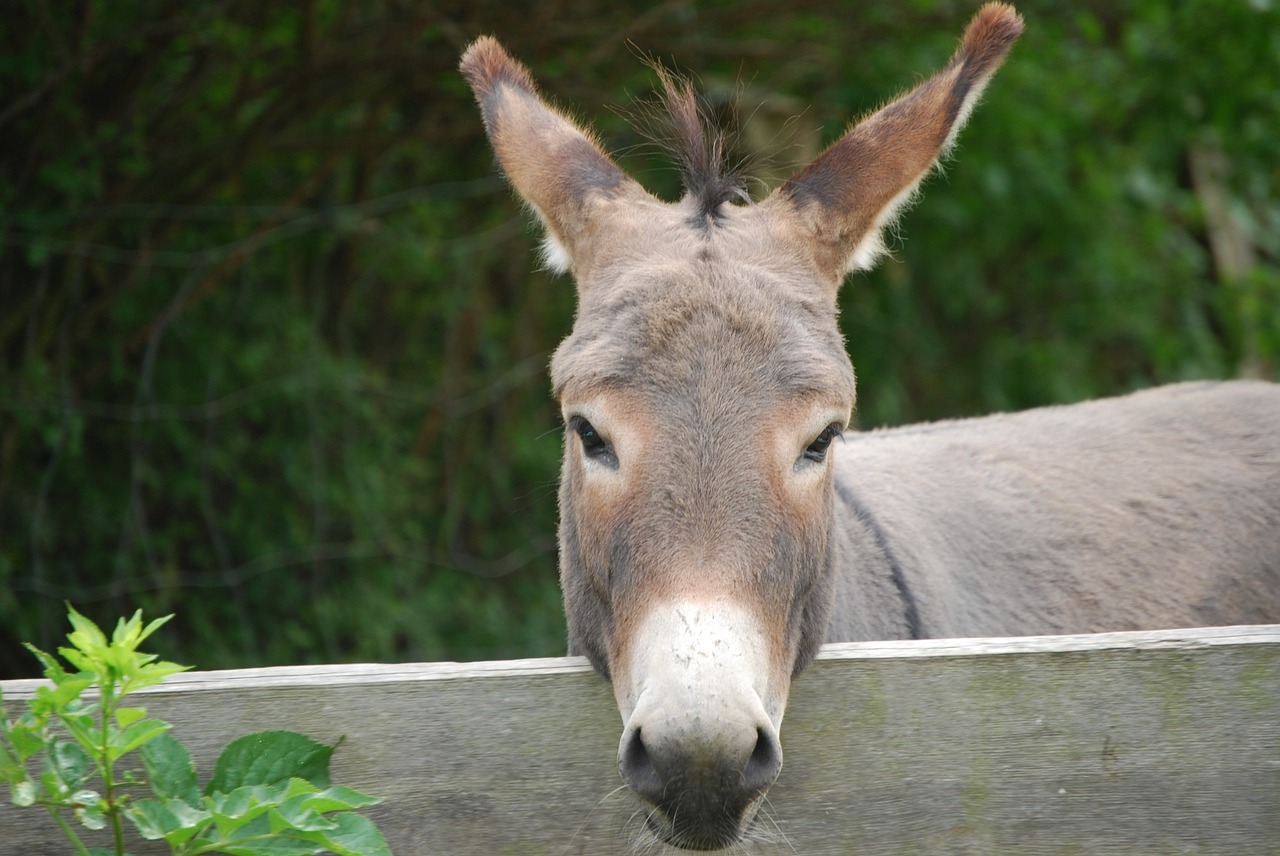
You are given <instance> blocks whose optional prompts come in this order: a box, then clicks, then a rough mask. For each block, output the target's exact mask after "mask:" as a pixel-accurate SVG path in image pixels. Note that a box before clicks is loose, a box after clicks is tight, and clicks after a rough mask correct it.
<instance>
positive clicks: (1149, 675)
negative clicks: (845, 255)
mask: <svg viewBox="0 0 1280 856" xmlns="http://www.w3.org/2000/svg"><path fill="white" fill-rule="evenodd" d="M36 685H37V682H35V681H8V682H4V683H3V688H4V693H5V697H6V700H7V703H8V704H9V707H10V712H11V714H12V712H13V708H14V705H13V702H15V701H17V700H19V699H22V698H24V697H26V696H29V695H30V693H31V692H32V690H33V688H34V687H35V686H36ZM146 704H147V705H148V707H149V708H150V710H151V712H152V713H153V715H156V716H159V717H161V718H163V719H167V720H169V721H171V722H173V723H174V724H175V732H174V733H175V734H176V735H177V736H178V737H179V738H180V739H182V740H183V741H184V742H185V743H186V744H187V745H188V746H190V747H191V748H192V751H193V752H194V753H195V754H196V757H197V764H198V765H199V766H200V769H201V771H202V776H207V775H208V773H209V771H210V769H211V768H212V759H213V758H214V757H215V756H216V754H217V751H218V749H219V748H220V747H221V746H223V745H225V744H226V743H227V742H228V741H229V740H231V739H232V738H234V737H236V736H238V735H240V734H244V733H247V732H250V731H258V730H262V729H266V728H291V729H295V730H299V731H304V732H306V733H308V734H310V735H311V736H313V737H315V738H316V739H319V740H324V741H327V742H332V741H334V740H336V739H337V738H338V737H340V736H343V735H345V736H346V742H345V743H343V744H342V746H341V747H340V748H339V749H338V751H337V753H336V754H335V756H334V762H333V771H334V780H335V781H336V782H338V783H341V784H348V785H352V786H354V787H358V788H360V789H362V790H365V791H367V792H370V793H374V794H378V795H380V796H383V797H385V798H386V802H385V803H384V804H383V805H381V806H378V807H377V808H376V809H371V810H370V811H369V814H370V815H371V816H372V817H373V818H374V819H375V820H376V821H377V823H378V824H379V826H380V827H381V828H382V829H383V831H384V832H385V833H386V835H387V838H388V841H389V843H390V845H391V849H392V851H393V852H394V853H395V854H397V856H416V854H423V856H426V854H431V856H436V854H477V856H481V855H482V856H496V855H497V854H549V855H550V854H591V856H595V855H596V854H612V853H618V854H630V853H639V854H659V853H668V852H670V853H674V852H677V851H668V849H667V848H664V847H660V846H658V845H656V844H654V843H653V842H652V839H648V838H646V835H645V833H644V832H643V826H644V823H643V817H644V813H643V811H642V810H640V806H639V803H638V801H637V800H636V798H635V797H633V796H632V795H631V794H630V793H628V792H627V791H626V790H625V789H620V787H619V786H620V785H621V781H620V779H619V777H618V773H617V770H616V767H615V754H616V751H617V741H618V737H619V735H620V732H621V722H620V720H619V717H618V713H617V710H616V708H615V706H614V701H613V696H612V693H611V691H610V689H609V687H608V685H607V684H606V683H605V682H604V681H602V680H601V679H600V678H598V677H597V676H596V675H595V674H594V673H592V672H591V671H590V669H589V668H588V667H587V666H586V665H585V663H584V662H583V661H582V660H579V659H575V658H561V659H543V660H517V661H510V662H493V663H470V664H455V663H429V664H412V665H371V666H318V667H296V668H275V669H252V670H242V671H226V672H203V673H188V674H185V675H181V676H178V677H176V678H173V679H172V680H170V681H169V682H168V683H166V684H165V685H164V686H163V687H160V688H157V689H156V690H155V691H152V692H151V695H150V698H149V699H148V700H147V702H146ZM782 740H783V748H784V752H785V757H786V763H785V766H784V768H783V771H782V775H781V777H780V778H779V780H778V783H777V785H776V786H775V787H774V789H773V790H772V791H771V792H770V796H769V800H768V804H767V807H766V814H767V817H766V818H765V819H764V821H763V822H762V824H761V829H763V830H764V833H765V840H762V841H760V842H758V843H756V844H753V845H751V846H749V847H747V848H744V849H743V850H742V851H740V852H742V853H761V854H791V856H821V854H832V856H837V854H838V856H848V854H868V855H870V854H875V856H891V854H920V856H933V854H983V856H987V854H993V856H994V854H1011V855H1012V854H1017V856H1041V854H1044V856H1048V854H1055V856H1058V854H1061V856H1068V854H1071V855H1072V856H1076V855H1077V854H1079V855H1080V856H1120V854H1124V856H1137V854H1142V856H1157V854H1158V856H1165V854H1239V856H1260V854H1261V856H1267V854H1271V855H1272V856H1275V854H1280V626H1265V627H1234V628H1211V629H1204V630H1178V631H1162V632H1153V633H1110V634H1100V635H1094V636H1060V637H1038V638H1023V639H962V640H930V641H923V642H886V643H872V644H851V645H832V646H828V647H827V648H826V649H824V652H823V654H822V656H821V657H820V659H819V660H818V662H817V663H815V664H814V665H813V666H812V667H811V668H810V669H809V670H808V672H806V673H805V674H804V675H803V676H802V677H801V678H800V679H799V680H798V681H797V682H796V684H795V687H794V688H793V691H792V696H791V703H790V706H789V708H788V711H787V717H786V722H785V723H784V726H783V729H782ZM68 852H69V850H68V848H67V846H66V844H65V842H64V841H63V840H62V839H61V838H59V836H58V834H57V830H56V828H55V827H54V826H53V825H52V823H51V822H50V821H49V820H48V818H47V817H46V816H45V815H44V813H43V812H41V811H39V810H36V809H22V810H18V809H15V808H14V807H13V806H12V805H9V804H8V801H7V795H5V799H4V800H3V805H0V854H4V856H33V854H40V856H44V854H61V853H68ZM130 852H131V853H133V854H135V856H142V854H147V853H158V852H166V851H162V850H152V849H146V848H145V847H135V848H132V849H131V851H130Z"/></svg>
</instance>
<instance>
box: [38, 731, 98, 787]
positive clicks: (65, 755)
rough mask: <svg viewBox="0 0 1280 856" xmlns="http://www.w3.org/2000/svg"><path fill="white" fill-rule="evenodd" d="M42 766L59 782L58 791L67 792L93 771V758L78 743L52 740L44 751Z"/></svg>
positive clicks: (78, 785) (82, 781) (81, 782)
mask: <svg viewBox="0 0 1280 856" xmlns="http://www.w3.org/2000/svg"><path fill="white" fill-rule="evenodd" d="M44 767H45V772H47V773H50V774H52V775H53V776H54V777H55V779H56V781H57V782H58V783H59V788H58V791H59V792H60V793H67V792H70V791H73V790H75V789H76V788H78V787H80V785H81V784H83V783H84V781H85V780H86V779H88V778H89V776H90V775H91V774H92V773H93V759H92V758H90V757H89V753H88V752H86V751H85V750H84V748H83V747H81V746H80V744H79V743H72V742H71V741H69V740H54V741H53V743H52V744H50V745H49V747H48V749H47V750H46V752H45V756H44Z"/></svg>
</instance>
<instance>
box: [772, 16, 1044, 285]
mask: <svg viewBox="0 0 1280 856" xmlns="http://www.w3.org/2000/svg"><path fill="white" fill-rule="evenodd" d="M1022 26H1023V25H1022V18H1021V16H1019V15H1018V13H1017V12H1016V11H1014V9H1013V8H1012V7H1011V6H1007V5H1005V4H1003V3H988V4H987V5H985V6H983V7H982V8H981V9H979V10H978V13H977V14H976V15H975V16H974V17H973V20H972V21H970V23H969V26H968V27H967V28H966V29H965V33H964V37H963V38H962V39H961V42H960V47H959V48H958V49H957V51H956V53H955V55H954V56H952V58H951V61H950V62H949V63H947V65H946V66H945V67H944V68H943V69H942V70H941V71H939V72H938V73H936V74H935V75H933V76H932V77H931V78H929V79H928V80H926V81H925V82H924V83H922V84H920V85H919V86H918V87H916V88H915V89H914V90H912V91H911V92H909V93H907V94H906V95H903V96H901V97H900V98H898V99H897V100H895V101H893V102H891V103H890V104H888V105H886V106H884V107H882V108H880V109H879V110H878V111H876V112H875V113H872V114H871V115H870V116H867V117H866V118H864V119H863V120H861V121H860V122H857V123H856V124H855V125H854V126H853V127H851V128H850V129H849V130H848V131H847V132H846V133H845V134H844V136H842V137H841V138H840V139H839V140H837V141H836V142H835V143H833V144H832V145H831V147H830V148H828V149H827V150H826V151H825V152H823V153H822V154H821V155H819V156H818V157H817V158H815V159H814V161H813V162H812V163H811V164H809V165H808V166H807V167H805V168H804V169H803V170H801V171H800V172H799V173H797V174H796V175H795V176H793V177H792V178H791V179H790V180H789V181H787V182H786V183H785V184H783V185H782V187H780V188H779V189H778V191H777V192H776V193H775V194H774V197H775V198H777V199H779V200H782V201H784V202H785V203H787V204H788V205H789V206H790V207H791V208H793V209H794V211H795V212H796V213H797V214H798V215H799V217H800V220H801V222H802V231H805V232H807V233H808V235H809V239H810V240H812V241H813V244H814V247H813V249H814V256H815V258H816V259H817V260H818V265H819V268H820V269H822V270H823V272H824V273H826V274H828V275H829V276H831V277H832V278H833V279H834V280H835V281H836V282H837V283H838V282H839V280H840V278H841V277H843V275H844V274H845V273H847V272H849V271H851V270H858V269H865V268H869V267H871V265H872V264H873V263H874V261H875V259H876V257H877V256H878V255H879V254H880V253H881V252H883V251H884V245H883V243H882V238H881V233H882V230H883V229H884V228H885V227H886V226H887V225H888V224H889V223H890V222H891V221H892V219H893V218H894V216H895V215H896V214H897V213H898V212H899V211H900V210H901V209H902V207H903V206H904V205H905V204H906V203H907V202H908V201H909V200H910V199H911V197H912V196H913V194H914V193H915V191H916V188H917V187H918V186H919V184H920V182H921V181H922V180H923V179H924V177H925V176H926V175H927V174H928V172H929V170H930V169H931V168H932V167H933V165H934V164H935V163H937V161H938V159H939V157H941V156H942V155H943V154H945V152H946V150H947V149H948V148H949V147H950V146H951V144H952V143H953V142H954V140H955V137H956V134H957V133H958V132H959V131H960V128H961V127H963V125H964V123H965V121H966V120H967V119H968V117H969V113H970V111H972V109H973V106H974V104H975V103H976V102H977V100H978V97H979V96H980V95H981V94H982V90H983V89H984V88H985V87H986V85H987V82H988V81H989V80H990V79H991V76H992V75H993V74H994V73H995V71H996V69H997V68H999V67H1000V64H1001V62H1003V60H1004V57H1005V55H1006V54H1007V53H1008V52H1009V48H1010V47H1011V46H1012V45H1013V42H1014V41H1015V40H1016V39H1017V38H1018V36H1019V35H1020V34H1021V33H1022ZM775 204H776V203H775Z"/></svg>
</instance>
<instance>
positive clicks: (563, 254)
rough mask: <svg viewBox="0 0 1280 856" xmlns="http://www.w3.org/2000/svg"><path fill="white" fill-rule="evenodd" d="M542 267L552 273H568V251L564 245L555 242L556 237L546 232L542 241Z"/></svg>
mask: <svg viewBox="0 0 1280 856" xmlns="http://www.w3.org/2000/svg"><path fill="white" fill-rule="evenodd" d="M542 267H543V268H544V269H546V270H549V271H551V272H552V273H568V272H569V267H570V264H569V251H568V250H566V249H565V248H564V244H562V243H560V242H559V241H558V240H556V236H555V235H553V234H552V233H551V231H550V230H548V231H547V234H546V237H544V238H543V239H542Z"/></svg>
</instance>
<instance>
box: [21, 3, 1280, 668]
mask: <svg viewBox="0 0 1280 856" xmlns="http://www.w3.org/2000/svg"><path fill="white" fill-rule="evenodd" d="M11 5H13V6H14V8H13V9H10V10H7V13H6V14H7V17H6V24H7V26H6V27H5V28H4V30H3V32H0V48H3V49H0V81H2V82H3V85H4V91H5V92H6V93H7V94H8V95H9V97H8V98H5V99H2V100H0V235H2V236H3V239H4V240H3V242H0V532H3V533H4V536H5V537H4V538H0V675H4V676H20V675H26V674H30V673H31V666H30V664H29V662H28V660H27V659H26V658H24V657H21V656H20V653H21V652H20V650H19V648H18V641H19V640H21V639H32V640H34V641H36V642H37V644H40V645H41V646H42V647H45V648H49V647H50V646H51V645H52V644H53V640H54V639H55V638H56V636H57V635H58V628H59V627H60V623H61V616H62V609H61V603H62V601H63V600H68V599H69V600H73V601H75V602H77V603H84V604H89V612H90V613H91V614H94V615H99V616H105V615H115V614H123V613H125V612H126V611H128V610H131V609H133V608H134V607H135V606H136V605H141V606H143V607H144V608H145V609H146V610H147V611H148V612H149V613H155V614H161V613H165V612H170V611H173V610H176V609H180V610H181V611H182V613H183V614H184V615H185V616H188V620H187V622H185V623H184V626H183V627H181V628H178V630H177V632H176V633H174V634H172V635H171V636H169V637H168V638H166V639H165V641H164V644H165V645H166V646H167V653H166V656H171V657H175V658H179V659H188V660H189V659H196V658H197V657H198V659H199V661H200V662H201V663H203V664H205V665H207V666H209V667H233V666H241V665H247V664H256V665H261V664H279V663H289V662H343V661H347V662H350V661H370V660H383V661H388V660H389V661H395V660H408V659H444V658H448V659H466V658H476V657H500V656H531V655H552V654H558V653H561V652H562V650H563V637H564V626H563V618H562V617H561V614H560V607H559V598H558V594H557V591H556V581H555V555H554V552H555V538H554V533H555V525H556V509H555V486H554V485H555V478H556V469H557V458H558V455H559V450H560V442H559V437H558V434H559V432H558V424H559V416H558V413H557V411H556V408H555V407H554V404H553V402H551V401H550V397H549V395H548V394H547V389H546V382H545V366H546V364H547V361H548V359H549V356H550V353H551V351H552V350H553V349H554V347H555V345H556V344H557V342H558V341H559V339H560V338H561V337H562V336H563V335H564V334H565V332H567V330H568V328H569V325H570V323H571V318H572V313H573V298H574V295H573V288H572V285H571V284H570V283H569V282H568V281H567V279H561V280H558V281H557V280H553V279H552V278H551V277H549V276H548V275H546V274H545V273H543V272H541V271H538V270H536V261H535V255H534V252H533V248H534V245H535V243H536V238H537V236H536V235H535V234H533V230H532V229H531V227H530V225H529V222H528V218H527V217H526V216H525V215H524V214H523V213H522V212H521V211H520V208H519V206H518V204H516V203H515V202H514V201H513V200H512V198H511V194H510V193H509V191H508V190H507V189H506V188H505V186H504V184H503V182H502V180H501V179H500V178H499V177H498V176H497V175H496V174H495V170H494V168H493V159H492V155H491V154H490V151H489V148H488V145H487V143H486V142H485V140H484V139H483V135H482V129H481V125H480V122H479V119H478V117H477V115H476V111H475V106H474V104H473V103H472V101H471V96H470V94H469V93H468V91H467V90H466V87H465V85H464V84H463V82H462V80H461V79H460V77H459V76H458V75H457V73H456V70H455V68H454V66H455V63H456V61H457V57H458V54H459V51H460V49H461V47H462V46H463V44H465V42H466V41H467V40H468V39H470V38H471V37H473V36H475V35H477V34H479V33H481V32H492V33H495V34H496V35H498V36H499V37H501V38H502V39H504V41H506V42H507V43H508V45H509V46H510V47H511V49H512V51H513V52H514V53H515V54H516V55H517V56H519V57H521V58H522V59H523V60H524V61H526V62H527V63H528V64H529V65H530V66H531V67H532V68H533V69H534V71H535V73H536V75H537V77H538V78H539V79H540V80H541V81H543V83H544V85H545V88H546V90H547V91H548V92H549V93H552V94H553V95H554V97H555V98H556V99H557V100H558V101H559V102H561V103H563V104H565V105H568V106H569V107H571V108H572V109H574V110H575V111H576V112H578V113H579V114H580V115H582V116H584V117H586V118H589V119H590V120H592V122H593V124H595V125H596V126H597V127H598V128H599V129H600V131H601V133H602V135H603V136H604V138H605V141H606V144H607V145H608V146H609V147H610V148H611V149H613V150H614V151H618V152H620V153H621V156H622V160H623V163H624V165H626V166H627V167H628V168H631V169H632V170H633V172H635V174H636V175H637V176H638V177H639V178H640V179H641V180H642V181H643V182H644V183H645V184H646V185H647V186H649V187H651V188H652V189H654V191H655V192H658V193H660V194H662V195H664V196H666V197H668V198H669V197H671V196H673V195H674V194H676V193H678V192H679V190H678V188H677V186H676V180H675V176H674V171H673V170H672V169H671V168H670V167H669V165H668V164H667V163H666V161H665V159H663V158H660V157H656V156H654V155H653V153H652V151H651V147H645V146H644V145H643V144H642V140H641V139H640V138H639V136H638V135H637V134H636V133H635V131H634V130H633V129H631V128H630V127H629V126H628V124H627V122H626V121H625V119H624V118H622V117H621V116H619V115H617V114H615V113H614V112H612V111H610V110H609V109H608V107H609V105H622V106H623V107H624V108H625V105H627V104H628V102H629V101H630V100H631V99H632V98H633V97H637V96H639V97H643V95H644V93H646V92H648V91H649V89H650V88H651V87H652V74H651V73H650V72H649V71H648V70H647V69H646V68H645V66H644V64H643V63H642V62H640V61H639V59H638V58H637V57H636V56H635V54H634V52H633V51H630V50H627V48H626V43H627V40H631V41H632V42H634V44H636V45H637V46H639V49H641V50H643V51H652V52H653V53H654V54H655V55H657V56H658V57H659V58H660V59H663V60H665V61H668V62H670V63H674V64H675V65H677V66H679V67H682V68H685V69H692V70H695V71H696V72H697V73H698V74H699V75H700V77H701V79H702V83H703V85H704V87H705V88H706V89H707V90H708V91H711V92H721V91H725V90H729V89H732V85H733V83H734V81H735V80H736V79H737V78H739V77H741V78H743V79H744V80H745V81H746V82H747V86H746V95H747V98H748V101H747V103H746V104H744V110H743V112H744V114H745V115H748V116H752V117H753V118H754V120H756V121H757V122H762V123H763V124H762V126H761V127H760V128H759V129H758V131H757V132H753V133H752V134H750V135H748V136H749V137H750V138H751V139H758V140H759V141H761V142H762V144H764V145H765V146H766V148H767V147H768V146H769V144H770V142H771V141H774V140H780V139H785V138H786V137H787V129H788V128H795V129H797V130H796V133H795V135H794V136H795V145H794V146H793V147H792V148H791V149H785V150H782V151H780V152H778V151H775V152H773V154H774V155H775V157H774V161H775V162H782V163H776V164H775V165H776V166H777V167H778V168H777V169H770V170H769V173H770V174H771V175H772V176H773V177H774V179H773V180H776V178H777V176H780V175H785V174H787V171H788V170H787V168H786V167H787V164H786V163H785V161H788V160H792V161H795V160H800V159H803V158H804V157H807V156H809V155H811V154H812V153H813V151H815V150H816V149H817V148H818V146H819V145H820V144H821V143H822V142H825V141H827V140H830V139H831V138H832V137H834V135H835V134H836V133H838V132H839V131H840V130H841V129H842V128H843V127H844V126H845V125H846V123H847V122H848V120H849V119H850V118H851V117H853V116H856V115H858V114H860V113H862V112H864V111H866V110H867V109H870V108H872V107H874V106H875V105H876V104H877V103H879V102H881V101H883V100H884V99H886V98H888V97H891V96H892V95H893V94H894V93H895V92H897V91H899V90H901V89H902V88H903V87H905V86H907V85H909V84H910V83H911V82H912V81H914V80H916V79H918V77H919V76H920V75H922V74H925V73H928V72H929V71H931V70H933V69H935V68H937V67H938V66H939V65H940V64H941V63H942V62H944V61H945V59H946V57H947V56H948V55H949V53H950V51H951V50H952V49H953V46H954V40H955V37H956V35H957V34H958V32H959V30H960V28H961V27H962V26H963V23H964V21H965V19H966V18H967V17H968V15H969V14H971V12H972V11H973V9H974V8H976V6H977V0H973V2H953V3H942V4H939V3H933V2H911V3H900V2H872V3H858V4H841V3H836V4H832V3H830V2H822V3H819V2H817V0H798V2H794V3H789V4H787V6H786V9H785V10H781V9H780V8H779V7H778V4H777V3H774V2H766V0H734V2H728V0H706V2H701V0H700V2H689V3H677V4H667V5H664V6H661V7H653V6H652V4H648V3H641V2H639V0H627V2H615V3H607V4H606V3H587V4H585V5H583V6H581V9H580V12H575V14H574V15H573V16H572V20H563V19H562V17H563V16H561V17H556V15H557V13H556V9H557V8H559V7H557V6H556V5H555V4H543V5H541V6H537V7H535V8H532V9H530V8H526V7H525V6H522V5H520V4H510V3H503V2H498V0H476V1H475V2H472V3H467V4H438V3H420V4H404V3H400V2H395V0H370V2H366V3H360V4H341V3H331V2H318V3H310V4H301V5H298V4H287V3H286V4H263V3H258V2H250V0H232V1H231V2H213V0H192V2H186V3H158V2H140V3H115V4H88V5H84V4H56V3H55V4H50V3H47V2H42V0H23V2H19V3H16V4H11ZM1018 6H1019V8H1020V10H1021V11H1022V12H1023V14H1024V16H1025V17H1026V20H1027V31H1026V34H1025V35H1024V37H1023V38H1022V40H1021V41H1020V42H1019V43H1018V45H1016V46H1015V48H1014V49H1013V52H1012V54H1011V56H1010V58H1009V61H1008V62H1007V63H1006V65H1005V67H1004V68H1003V69H1002V70H1001V71H1000V73H999V75H998V76H997V77H996V79H995V81H994V83H993V84H992V87H991V89H990V90H989V94H988V96H987V97H986V99H985V103H984V104H982V105H981V107H980V108H979V109H978V110H977V111H976V112H975V114H974V118H973V120H972V121H971V123H970V126H969V128H967V129H966V130H965V132H964V133H963V134H962V135H961V138H960V147H959V149H958V151H957V154H956V162H955V163H954V164H952V165H950V166H949V167H948V169H947V170H946V172H945V173H944V175H943V176H942V177H941V178H934V179H933V180H931V181H930V182H928V183H927V184H926V186H925V188H924V196H923V200H922V203H921V204H920V205H919V206H918V207H917V208H916V209H914V210H913V211H911V212H909V213H908V215H907V216H906V217H905V218H904V219H903V221H902V226H901V230H900V238H899V239H898V240H896V241H895V242H894V244H895V247H894V249H895V253H894V258H893V259H892V260H889V261H887V262H885V263H884V264H882V266H881V267H880V269H878V270H877V271H875V272H874V273H873V274H871V275H868V276H861V277H855V278H853V279H851V281H850V282H849V283H848V284H847V285H846V287H845V289H844V291H843V293H842V295H841V305H842V323H843V326H844V330H845V333H846V335H847V338H848V343H849V349H850V352H851V355H852V357H853V361H854V364H855V366H856V367H857V369H858V376H859V387H860V394H859V420H860V422H861V424H862V425H864V426H874V425H880V424H894V423H901V422H907V421H911V420H917V419H924V418H935V417H942V416H952V415H960V414H970V413H978V412H984V411H988V410H992V409H1011V408H1019V407H1027V406H1032V405H1037V404H1043V403H1048V402H1057V401H1068V400H1075V399H1080V398H1085V397H1089V396H1095V395H1102V394H1109V393H1115V392H1122V391H1125V390H1128V389H1131V388H1134V387H1137V386H1144V385H1150V384H1154V383H1160V382H1166V381H1172V380H1179V379H1184V378H1194V377H1226V376H1232V375H1237V374H1253V375H1259V376H1275V373H1276V371H1277V366H1280V313H1277V312H1276V311H1275V307H1276V306H1277V305H1280V237H1277V236H1280V201H1277V200H1278V199H1280V173H1278V172H1277V164H1280V136H1278V135H1276V134H1275V133H1274V126H1275V117H1276V116H1277V115H1280V90H1278V89H1277V88H1276V86H1275V81H1276V80H1277V79H1280V7H1277V5H1276V4H1274V3H1263V2H1236V3H1226V4H1224V3H1220V2H1214V0H1188V2H1182V3H1167V2H1164V0H1132V2H1128V3H1113V2H1109V0H1108V2H1102V0H1085V2H1079V3H1072V4H1062V3H1051V2H1048V1H1047V0H1021V2H1019V3H1018ZM757 103H763V104H764V105H765V106H764V107H762V108H761V109H759V110H757V109H756V106H757ZM770 105H773V107H770ZM797 115H798V119H795V120H794V121H788V120H790V119H792V117H795V116H797ZM775 148H776V147H775ZM371 616H377V618H376V620H375V619H373V618H371ZM196 652H198V654H197V653H196Z"/></svg>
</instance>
